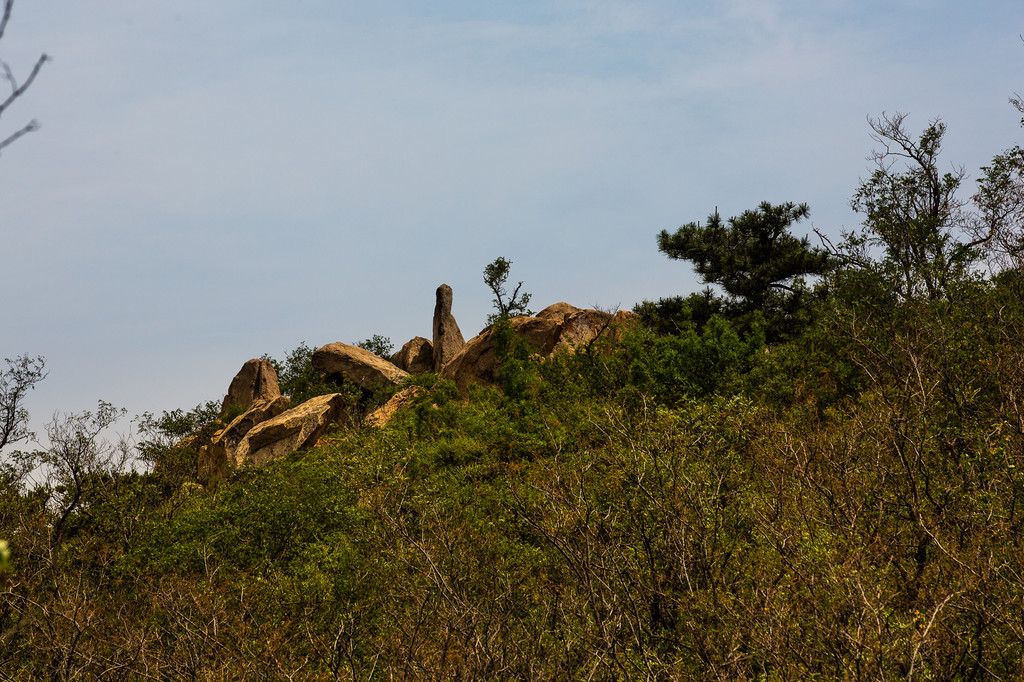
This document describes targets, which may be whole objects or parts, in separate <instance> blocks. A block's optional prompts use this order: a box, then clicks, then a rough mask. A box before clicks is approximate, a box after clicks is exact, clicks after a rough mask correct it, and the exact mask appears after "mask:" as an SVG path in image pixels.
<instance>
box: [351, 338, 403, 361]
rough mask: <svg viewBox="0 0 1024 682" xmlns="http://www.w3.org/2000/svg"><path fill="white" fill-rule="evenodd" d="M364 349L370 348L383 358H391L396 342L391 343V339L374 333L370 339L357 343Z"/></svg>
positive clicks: (369, 349)
mask: <svg viewBox="0 0 1024 682" xmlns="http://www.w3.org/2000/svg"><path fill="white" fill-rule="evenodd" d="M356 345H357V346H359V347H360V348H362V349H363V350H368V351H370V352H371V353H373V354H374V355H376V356H377V357H379V358H381V359H383V360H391V351H393V350H394V349H395V344H393V343H391V339H389V338H388V337H386V336H381V335H380V334H374V335H373V336H371V337H370V338H368V339H364V340H362V341H360V342H359V343H357V344H356Z"/></svg>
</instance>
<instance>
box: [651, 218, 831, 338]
mask: <svg viewBox="0 0 1024 682" xmlns="http://www.w3.org/2000/svg"><path fill="white" fill-rule="evenodd" d="M808 214H809V209H808V208H807V205H806V204H799V205H797V204H793V203H785V204H779V205H776V206H773V205H772V204H770V203H768V202H763V203H762V204H761V205H760V206H758V208H757V209H755V210H753V211H744V212H743V213H742V214H740V215H739V216H738V217H734V218H730V219H729V221H728V224H725V223H723V222H722V218H721V217H720V216H719V214H718V212H717V211H716V212H715V213H713V214H712V215H711V216H710V217H709V218H708V220H707V223H706V224H705V225H698V224H697V223H689V224H687V225H683V226H682V227H680V228H679V229H678V230H677V231H676V232H675V233H671V234H670V233H669V232H667V231H665V230H663V231H662V232H661V233H660V234H659V235H658V250H659V251H661V252H663V253H664V254H665V255H667V256H668V257H669V258H672V259H680V260H688V261H691V262H692V263H693V264H694V269H695V270H696V271H697V274H699V275H700V276H701V277H702V278H703V279H704V281H705V282H707V283H711V284H718V285H720V286H721V287H722V288H723V289H724V290H725V292H726V294H727V298H725V299H724V300H715V299H714V298H713V296H712V295H711V294H710V292H706V293H705V294H704V295H703V296H700V295H694V296H691V297H690V298H689V299H686V301H685V306H684V305H681V304H682V303H684V302H683V301H679V300H678V299H675V300H673V299H663V300H662V301H661V302H660V303H659V304H653V305H652V304H644V306H642V307H641V311H642V313H643V314H644V317H645V318H648V319H649V320H651V322H648V324H651V326H652V327H653V328H656V329H665V328H668V327H671V326H673V325H676V324H678V323H679V322H680V321H682V320H685V319H686V316H689V319H690V320H691V321H693V322H694V323H696V324H698V325H702V324H703V323H704V322H705V321H706V320H707V319H709V318H710V315H712V314H718V313H721V314H725V315H728V316H729V317H732V318H734V319H740V320H746V321H750V317H749V316H750V315H752V314H753V313H755V312H760V314H761V315H762V316H763V317H764V319H765V320H767V322H768V324H767V326H766V330H767V332H768V333H769V335H770V337H771V338H772V339H784V338H787V337H788V336H789V335H791V334H792V333H793V332H795V331H796V330H798V329H799V328H800V327H802V325H803V323H804V322H805V321H804V320H803V319H801V312H802V311H803V310H804V309H805V308H806V306H807V304H808V299H809V298H810V297H811V290H810V289H809V288H808V286H807V284H806V282H805V278H806V277H808V276H811V277H814V276H820V275H823V274H825V273H827V272H828V271H829V270H830V269H831V267H832V265H833V262H832V258H831V256H830V255H829V254H828V252H827V251H825V250H824V249H821V248H817V247H812V246H811V245H810V242H809V241H808V239H807V238H806V237H803V238H800V239H798V238H796V237H794V236H793V235H791V234H790V232H789V230H790V227H791V225H793V224H794V223H796V222H799V221H800V220H802V219H803V218H806V217H807V215H808Z"/></svg>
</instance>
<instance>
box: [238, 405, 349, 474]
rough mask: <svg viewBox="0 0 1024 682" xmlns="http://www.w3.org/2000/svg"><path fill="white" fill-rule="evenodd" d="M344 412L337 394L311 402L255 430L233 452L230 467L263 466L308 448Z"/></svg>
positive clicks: (284, 413) (259, 425) (270, 420)
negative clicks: (231, 465)
mask: <svg viewBox="0 0 1024 682" xmlns="http://www.w3.org/2000/svg"><path fill="white" fill-rule="evenodd" d="M344 412H345V397H344V396H343V395H342V394H340V393H331V394H330V395H321V396H317V397H315V398H310V399H309V400H307V401H306V402H304V403H302V404H301V405H299V406H298V407H295V408H292V409H290V410H288V411H287V412H282V413H281V414H279V415H277V416H276V417H274V418H273V419H268V420H267V421H265V422H261V423H260V424H257V425H256V426H254V427H253V428H252V429H251V430H250V431H249V432H248V433H247V434H245V437H244V438H243V439H242V441H241V442H240V443H239V444H238V447H237V448H235V451H234V453H233V456H232V459H233V460H234V462H233V464H234V465H235V466H263V465H265V464H267V463H268V462H270V461H272V460H275V459H279V458H281V457H284V456H285V455H287V454H288V453H290V452H295V451H296V450H302V449H304V448H308V447H311V446H313V445H315V444H316V441H317V440H318V439H319V438H320V436H322V435H323V434H324V432H325V431H326V430H327V427H329V426H330V425H331V424H333V423H334V422H336V421H338V420H339V419H341V418H342V416H343V415H344Z"/></svg>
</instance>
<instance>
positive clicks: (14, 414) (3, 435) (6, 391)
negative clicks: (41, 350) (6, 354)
mask: <svg viewBox="0 0 1024 682" xmlns="http://www.w3.org/2000/svg"><path fill="white" fill-rule="evenodd" d="M4 362H6V363H7V370H6V371H0V450H2V449H3V448H4V447H6V446H7V445H10V444H12V443H18V442H21V441H25V440H28V439H29V438H31V437H32V435H33V434H32V433H31V432H30V431H29V430H28V411H26V410H25V407H24V400H25V395H26V394H27V393H28V392H29V391H31V390H32V389H33V388H35V385H36V384H37V383H39V382H40V381H42V380H43V379H45V378H46V372H44V371H43V367H44V366H45V364H46V361H45V359H44V358H43V357H42V356H39V357H34V358H33V357H30V356H28V355H22V356H20V357H17V358H15V359H13V360H12V359H10V358H5V359H4Z"/></svg>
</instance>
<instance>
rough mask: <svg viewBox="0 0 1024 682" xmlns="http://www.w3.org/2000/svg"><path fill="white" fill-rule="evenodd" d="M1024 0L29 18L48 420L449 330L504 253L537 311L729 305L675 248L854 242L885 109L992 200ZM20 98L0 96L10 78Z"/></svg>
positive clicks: (28, 265) (20, 206) (24, 67)
mask: <svg viewBox="0 0 1024 682" xmlns="http://www.w3.org/2000/svg"><path fill="white" fill-rule="evenodd" d="M1022 33H1024V3H1022V2H1020V0H984V1H983V2H976V3H965V2H962V0H886V1H885V2H881V1H877V0H786V1H782V0H717V1H714V2H711V1H706V0H691V1H690V2H680V1H679V0H632V1H628V2H627V1H624V0H621V1H620V0H592V1H590V2H581V1H579V0H545V1H544V2H536V1H534V0H519V1H518V2H493V1H488V0H473V1H472V2H470V1H468V0H434V1H433V2H430V3H426V2H410V1H408V0H374V2H365V1H361V2H351V1H349V0H296V1H294V2H289V3H282V2H270V1H269V0H245V1H244V2H243V1H242V0H218V1H217V2H209V0H177V1H176V2H173V3H154V2H140V1H139V0H91V1H90V2H88V3H83V2H80V1H79V0H16V2H15V5H14V13H13V16H12V18H11V22H10V24H9V26H8V28H7V32H6V34H5V35H4V36H3V38H2V40H0V59H3V60H4V61H5V62H7V63H8V64H9V65H10V67H11V69H12V72H13V73H14V74H15V76H17V77H19V78H24V77H25V76H26V75H27V74H28V72H29V70H30V69H31V67H32V64H33V63H34V62H35V60H36V59H37V58H38V57H39V55H40V54H41V53H43V52H45V53H46V54H48V55H49V56H50V57H51V58H52V61H50V62H48V63H47V64H46V65H45V67H44V68H43V70H42V72H41V73H40V74H39V77H38V79H37V80H36V82H35V83H34V85H33V86H32V88H31V89H30V90H29V91H28V92H27V93H26V94H25V95H24V96H23V97H22V98H21V99H19V100H18V101H17V102H16V103H15V104H14V105H12V106H11V107H10V109H8V110H7V112H6V113H5V114H4V116H3V118H2V119H0V139H2V138H3V137H6V135H7V134H10V133H11V132H13V131H14V130H17V129H18V128H19V127H20V126H22V125H24V124H25V123H27V122H28V121H29V120H31V119H37V120H38V121H39V123H40V124H41V127H40V129H39V130H38V131H36V132H34V133H32V134H30V135H27V136H25V137H23V138H21V139H20V140H18V141H17V142H15V143H14V144H13V145H11V146H9V147H7V148H6V149H4V150H3V152H2V155H0V292H2V293H3V297H2V300H3V303H2V309H0V310H2V314H0V357H11V358H13V357H15V356H18V355H21V354H24V353H28V354H31V355H42V356H44V357H45V358H46V366H47V369H48V371H49V375H48V377H47V378H46V379H45V380H44V381H43V382H42V383H40V384H39V385H38V386H37V388H36V390H35V391H34V392H33V393H32V394H31V395H30V396H29V399H28V400H27V402H26V406H27V407H28V409H29V410H30V412H31V414H32V421H33V425H34V426H35V427H36V430H37V431H40V430H41V429H42V424H43V423H45V421H47V420H48V419H49V418H50V417H51V416H52V415H53V414H54V413H57V412H60V413H68V412H80V411H82V410H88V409H94V408H95V406H96V402H97V400H100V399H102V400H105V401H108V402H111V403H113V404H115V405H117V406H120V407H124V408H126V409H127V410H128V413H129V416H131V415H138V414H141V413H143V412H146V411H149V412H154V413H156V414H159V413H160V412H161V411H163V410H171V409H175V408H186V409H188V408H191V407H193V406H195V405H196V404H198V403H200V402H204V401H207V400H219V399H220V398H221V397H222V396H223V395H224V393H225V392H226V390H227V387H228V384H229V383H230V381H231V378H232V377H233V376H234V375H235V373H236V372H237V371H238V369H239V368H240V367H241V365H242V363H244V362H245V361H246V360H247V359H249V358H253V357H259V356H261V355H263V354H270V355H271V356H273V357H277V358H284V357H285V355H286V354H287V353H288V352H289V351H290V350H292V349H294V348H295V347H297V346H298V345H299V344H300V343H306V344H307V345H309V346H311V347H314V348H315V347H319V346H321V345H325V344H327V343H332V342H335V341H343V342H346V343H354V342H357V341H359V340H362V339H366V338H369V337H371V336H372V335H374V334H381V335H383V336H386V337H389V338H390V339H391V341H392V342H393V343H394V345H395V347H396V349H397V348H399V347H401V345H402V344H403V343H405V342H406V341H407V340H409V339H411V338H412V337H414V336H424V337H428V338H429V337H430V335H431V319H432V315H433V308H434V300H435V299H434V292H435V289H436V288H437V286H438V285H440V284H441V283H447V284H449V285H451V286H452V287H453V289H454V292H455V293H454V306H453V312H454V314H455V317H456V319H457V320H458V322H459V324H460V326H461V328H462V331H463V335H464V336H465V337H466V338H469V337H471V336H473V335H474V334H476V333H477V332H478V331H479V330H480V328H481V327H482V326H483V324H484V320H485V318H486V316H487V314H488V312H489V311H490V308H491V294H490V292H489V291H488V290H487V288H486V287H485V285H484V283H483V279H482V271H483V268H484V266H485V265H487V264H488V263H490V262H491V261H493V260H494V259H495V258H497V257H499V256H501V257H504V258H507V259H509V260H511V261H512V263H513V265H512V272H511V279H512V280H513V282H512V283H513V284H514V282H516V281H519V280H522V281H523V282H524V284H523V288H524V289H525V290H526V291H528V292H530V293H531V294H532V295H533V299H532V301H531V307H533V309H534V310H539V309H540V308H543V307H545V306H547V305H549V304H551V303H555V302H559V301H566V302H569V303H572V304H573V305H576V306H580V307H595V306H599V307H602V308H615V307H618V308H625V309H629V308H632V307H633V306H634V305H635V304H636V303H637V302H639V301H642V300H656V299H658V298H661V297H666V296H673V295H677V294H687V293H689V292H691V291H696V290H699V289H701V288H702V285H701V284H700V282H698V281H697V279H696V278H695V277H694V275H693V273H692V270H691V268H690V267H689V266H688V265H687V264H686V263H684V262H679V261H670V260H668V259H667V258H666V257H665V256H664V255H663V254H660V253H659V252H658V250H657V247H656V242H655V235H656V234H657V233H658V232H660V231H661V230H663V229H667V230H670V231H671V230H674V229H676V228H677V227H678V226H680V225H682V224H684V223H689V222H691V221H703V220H704V219H705V218H706V217H707V216H708V215H709V214H710V213H712V212H713V211H714V210H715V209H716V207H717V208H718V210H719V211H720V212H721V213H722V214H723V215H725V216H731V215H737V214H739V213H741V212H742V211H744V210H747V209H750V208H754V207H756V206H757V205H758V204H759V203H760V202H762V201H770V202H772V203H781V202H785V201H794V202H806V203H808V204H809V205H810V208H811V217H810V220H808V221H805V222H803V223H800V224H798V225H796V226H795V228H794V229H795V231H796V232H797V233H798V234H801V235H802V234H805V233H810V232H811V231H812V229H815V228H816V229H818V230H820V231H822V232H823V233H825V234H827V235H830V236H832V237H838V235H839V234H840V232H841V231H842V230H852V229H856V228H857V227H858V226H859V223H860V221H859V218H858V216H857V215H856V214H855V213H853V212H852V211H851V209H850V207H849V199H850V197H851V195H852V194H853V192H854V190H855V189H856V187H857V184H858V181H859V179H860V178H863V177H866V176H867V175H868V174H869V173H870V170H871V168H870V163H869V162H868V161H867V156H868V155H869V154H870V152H871V150H872V145H873V143H872V140H871V139H870V136H869V132H870V131H869V128H868V117H878V116H879V115H881V114H883V113H884V112H888V113H894V112H897V111H898V112H903V113H907V114H909V118H908V119H907V124H908V127H910V128H911V129H912V130H914V131H915V132H917V131H920V130H921V129H923V128H924V127H925V126H926V125H927V124H928V122H929V121H930V120H932V119H934V118H937V117H938V118H941V119H942V120H943V121H945V122H946V124H947V126H948V132H947V136H946V144H945V153H944V159H945V160H944V162H943V163H946V164H948V165H949V167H950V168H952V167H954V166H963V167H964V168H965V169H966V170H967V173H968V176H969V178H971V180H969V182H970V183H973V178H975V177H977V169H978V167H979V166H981V165H983V164H985V163H986V162H987V161H988V160H989V159H991V157H992V156H993V155H994V154H997V153H999V152H1000V151H1001V150H1003V149H1005V148H1007V147H1010V146H1012V145H1015V144H1018V143H1020V141H1021V138H1022V137H1024V130H1022V129H1021V128H1020V121H1019V119H1020V115H1019V114H1018V112H1016V111H1015V110H1014V109H1013V108H1012V107H1011V106H1010V105H1009V104H1008V103H1007V100H1008V98H1009V97H1010V96H1012V95H1013V94H1014V93H1017V92H1021V91H1024V68H1022V67H1024V42H1022V39H1021V34H1022ZM2 85H4V84H3V83H0V86H2ZM0 92H2V89H0Z"/></svg>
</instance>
